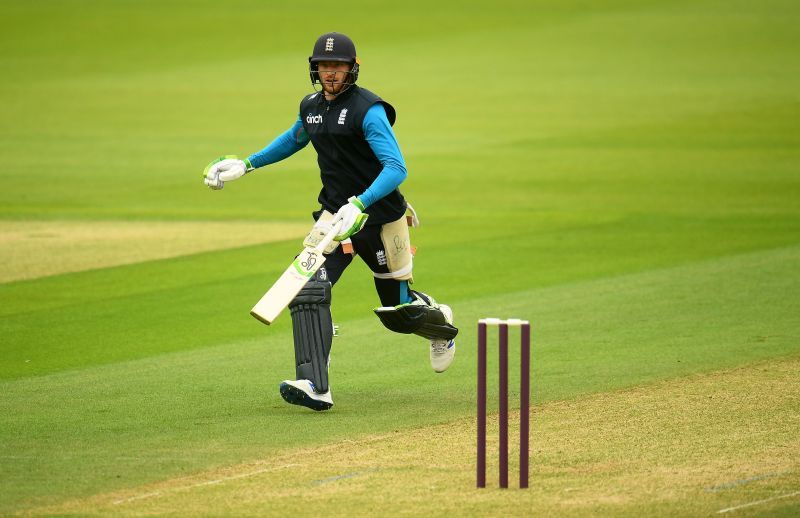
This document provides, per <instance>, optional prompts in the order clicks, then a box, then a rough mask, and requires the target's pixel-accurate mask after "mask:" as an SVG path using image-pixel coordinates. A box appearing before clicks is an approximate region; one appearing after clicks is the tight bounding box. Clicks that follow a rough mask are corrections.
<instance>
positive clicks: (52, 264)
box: [0, 220, 310, 283]
mask: <svg viewBox="0 0 800 518" xmlns="http://www.w3.org/2000/svg"><path fill="white" fill-rule="evenodd" d="M309 227H310V225H308V224H304V223H301V222H297V221H292V222H282V221H270V222H261V223H259V222H248V221H16V220H12V221H3V220H0V263H2V264H3V268H2V269H1V270H0V283H4V282H10V281H16V280H21V279H35V278H38V277H45V276H48V275H57V274H60V273H68V272H79V271H85V270H93V269H98V268H108V267H110V266H120V265H123V264H135V263H139V262H143V261H152V260H156V259H166V258H170V257H178V256H182V255H189V254H195V253H200V252H208V251H212V250H223V249H226V248H235V247H240V246H248V245H255V244H262V243H270V242H274V241H283V240H286V239H297V238H300V237H302V236H303V235H304V233H305V232H307V231H308V229H309Z"/></svg>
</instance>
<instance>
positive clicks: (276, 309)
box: [250, 247, 325, 325]
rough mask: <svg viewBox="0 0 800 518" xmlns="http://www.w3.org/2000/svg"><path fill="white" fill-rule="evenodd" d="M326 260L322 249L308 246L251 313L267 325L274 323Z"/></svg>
mask: <svg viewBox="0 0 800 518" xmlns="http://www.w3.org/2000/svg"><path fill="white" fill-rule="evenodd" d="M324 262H325V256H324V255H322V252H321V251H320V250H318V249H317V248H314V247H306V248H305V249H304V250H303V251H302V252H301V253H300V255H298V256H297V258H296V259H295V260H294V261H293V262H292V264H290V265H289V267H288V268H287V269H286V271H285V272H283V275H281V276H280V278H279V279H278V280H277V281H275V284H273V285H272V287H271V288H270V289H269V291H267V293H266V294H264V296H263V297H261V300H259V301H258V302H257V303H256V305H255V306H253V309H251V310H250V314H251V315H253V316H254V317H256V318H257V319H258V320H260V321H261V322H263V323H265V324H267V325H269V324H272V323H273V322H274V321H275V319H276V318H278V315H280V314H281V312H282V311H283V310H284V309H286V307H287V306H288V305H289V303H290V302H291V301H292V299H294V298H295V297H296V296H297V294H298V293H300V290H301V289H303V286H305V285H306V283H307V282H308V281H309V279H311V277H313V276H314V274H315V273H317V270H319V269H320V267H321V266H322V264H323V263H324Z"/></svg>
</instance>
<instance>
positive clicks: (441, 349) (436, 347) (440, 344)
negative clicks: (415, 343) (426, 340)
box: [431, 340, 448, 354]
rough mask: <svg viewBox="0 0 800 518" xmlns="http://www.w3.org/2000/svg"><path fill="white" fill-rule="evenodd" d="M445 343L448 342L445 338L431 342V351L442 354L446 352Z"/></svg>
mask: <svg viewBox="0 0 800 518" xmlns="http://www.w3.org/2000/svg"><path fill="white" fill-rule="evenodd" d="M447 344H448V342H447V341H446V340H444V341H436V342H433V343H432V344H431V347H432V348H433V353H434V354H444V353H445V352H447Z"/></svg>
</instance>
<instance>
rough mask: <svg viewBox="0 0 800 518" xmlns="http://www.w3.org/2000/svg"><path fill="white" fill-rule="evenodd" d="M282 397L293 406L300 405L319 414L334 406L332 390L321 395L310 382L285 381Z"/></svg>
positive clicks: (282, 386)
mask: <svg viewBox="0 0 800 518" xmlns="http://www.w3.org/2000/svg"><path fill="white" fill-rule="evenodd" d="M281 397H282V398H283V399H284V400H285V401H286V402H287V403H290V404H292V405H300V406H304V407H307V408H310V409H311V410H316V411H317V412H319V411H321V410H328V409H329V408H330V407H332V406H333V398H332V397H331V390H330V388H328V391H327V392H324V393H319V392H317V391H316V389H315V388H314V384H313V383H311V381H309V380H296V381H295V380H284V381H283V383H281Z"/></svg>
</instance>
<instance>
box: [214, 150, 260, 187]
mask: <svg viewBox="0 0 800 518" xmlns="http://www.w3.org/2000/svg"><path fill="white" fill-rule="evenodd" d="M253 169H254V168H253V164H251V163H250V160H248V159H246V158H245V159H244V160H239V158H238V157H237V156H236V155H225V156H221V157H219V158H217V159H216V160H214V161H213V162H211V163H210V164H208V166H206V168H205V170H204V171H203V183H205V184H206V185H208V186H209V187H210V188H211V189H214V190H215V191H216V190H219V189H222V188H223V187H225V182H229V181H231V180H236V179H237V178H241V177H242V176H244V174H245V173H249V172H250V171H252V170H253Z"/></svg>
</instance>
